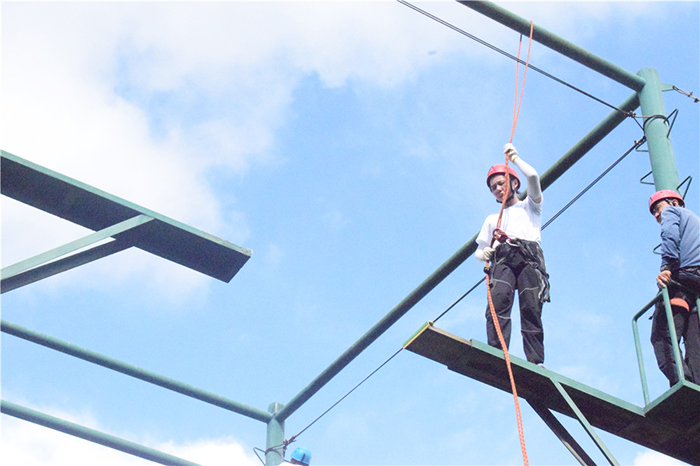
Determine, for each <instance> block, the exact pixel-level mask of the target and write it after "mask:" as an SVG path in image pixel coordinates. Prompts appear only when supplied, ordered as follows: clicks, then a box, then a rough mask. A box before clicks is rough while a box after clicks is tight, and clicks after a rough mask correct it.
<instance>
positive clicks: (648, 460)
mask: <svg viewBox="0 0 700 466" xmlns="http://www.w3.org/2000/svg"><path fill="white" fill-rule="evenodd" d="M684 464H686V463H684V462H682V461H678V460H677V459H675V458H671V457H670V456H666V455H663V454H661V453H658V452H655V451H645V452H642V453H638V454H637V456H636V457H635V458H634V466H682V465H684Z"/></svg>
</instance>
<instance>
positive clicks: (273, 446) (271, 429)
mask: <svg viewBox="0 0 700 466" xmlns="http://www.w3.org/2000/svg"><path fill="white" fill-rule="evenodd" d="M283 406H284V405H282V403H272V404H271V405H270V407H269V408H268V411H269V412H270V413H272V419H270V421H268V423H267V447H266V448H265V466H277V465H278V464H282V462H283V461H284V450H285V448H286V447H285V445H284V421H283V420H279V419H278V418H277V415H278V414H279V412H280V411H281V410H282V407H283Z"/></svg>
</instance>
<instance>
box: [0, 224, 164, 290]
mask: <svg viewBox="0 0 700 466" xmlns="http://www.w3.org/2000/svg"><path fill="white" fill-rule="evenodd" d="M152 220H153V218H152V217H149V216H148V215H144V214H141V215H137V216H135V217H132V218H130V219H128V220H125V221H123V222H120V223H117V224H116V225H112V226H111V227H107V228H104V229H102V230H100V231H97V232H95V233H92V234H89V235H87V236H85V237H83V238H80V239H77V240H75V241H71V242H70V243H67V244H64V245H63V246H59V247H57V248H54V249H51V250H50V251H47V252H44V253H42V254H39V255H36V256H34V257H31V258H29V259H26V260H23V261H21V262H18V263H16V264H13V265H9V266H7V267H5V268H3V269H2V271H1V272H0V273H1V276H2V282H1V283H2V284H1V286H2V293H6V292H7V291H11V290H14V289H16V288H19V287H21V286H24V285H28V284H30V283H34V282H36V281H39V280H42V279H44V278H48V277H50V276H52V275H56V274H58V273H60V272H64V271H66V270H70V269H72V268H75V267H78V266H80V265H83V264H86V263H88V262H92V261H94V260H97V259H100V258H102V257H105V256H107V255H110V254H114V253H115V252H118V251H121V250H124V249H127V248H129V247H131V243H129V242H127V241H119V240H116V241H112V242H110V243H106V244H103V245H100V246H95V247H93V248H91V249H88V250H87V251H83V252H80V253H76V254H73V255H69V254H72V253H75V252H76V251H78V250H80V249H83V248H86V247H88V246H92V245H94V244H96V243H99V242H100V241H103V240H105V239H107V238H110V237H113V236H116V235H118V234H120V233H124V232H125V231H129V230H133V229H135V228H138V227H140V226H141V225H144V224H146V223H148V222H150V221H152ZM65 256H68V257H65ZM61 258H62V259H61ZM57 259H58V260H57ZM52 261H53V262H52Z"/></svg>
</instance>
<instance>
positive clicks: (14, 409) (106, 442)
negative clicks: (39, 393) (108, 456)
mask: <svg viewBox="0 0 700 466" xmlns="http://www.w3.org/2000/svg"><path fill="white" fill-rule="evenodd" d="M0 408H1V411H2V413H3V414H7V415H8V416H13V417H16V418H18V419H23V420H25V421H29V422H33V423H34V424H38V425H40V426H44V427H48V428H49V429H54V430H57V431H59V432H63V433H65V434H69V435H72V436H74V437H79V438H82V439H84V440H88V441H90V442H93V443H97V444H100V445H103V446H105V447H109V448H113V449H115V450H119V451H122V452H124V453H128V454H130V455H133V456H138V457H139V458H144V459H146V460H149V461H153V462H154V463H160V464H165V465H170V466H199V465H198V464H197V463H192V462H191V461H187V460H183V459H182V458H178V457H176V456H172V455H169V454H167V453H163V452H160V451H158V450H154V449H152V448H148V447H144V446H143V445H139V444H137V443H134V442H130V441H129V440H124V439H121V438H119V437H115V436H113V435H109V434H105V433H104V432H100V431H97V430H94V429H90V428H87V427H83V426H81V425H78V424H75V423H73V422H69V421H65V420H63V419H59V418H57V417H54V416H50V415H48V414H44V413H41V412H39V411H35V410H33V409H29V408H25V407H23V406H19V405H16V404H14V403H10V402H9V401H4V400H3V401H2V402H1V404H0Z"/></svg>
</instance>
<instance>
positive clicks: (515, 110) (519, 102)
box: [506, 21, 535, 163]
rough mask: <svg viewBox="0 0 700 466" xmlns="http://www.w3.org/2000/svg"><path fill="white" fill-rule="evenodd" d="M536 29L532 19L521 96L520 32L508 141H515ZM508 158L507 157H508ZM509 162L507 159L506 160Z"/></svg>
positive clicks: (521, 42)
mask: <svg viewBox="0 0 700 466" xmlns="http://www.w3.org/2000/svg"><path fill="white" fill-rule="evenodd" d="M534 29H535V23H533V22H532V21H530V42H528V45H527V59H526V60H525V71H523V83H522V85H521V86H520V97H518V71H519V69H520V48H521V47H522V45H523V35H522V34H520V41H519V42H518V61H517V63H516V65H515V102H514V103H513V129H512V130H511V132H510V139H509V140H508V142H513V135H514V134H515V125H517V124H518V117H519V116H520V106H521V105H522V103H523V91H524V90H525V77H526V76H527V69H528V68H529V66H528V65H529V64H530V48H531V47H532V33H533V31H534ZM506 159H507V157H506ZM506 163H507V160H506Z"/></svg>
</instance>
